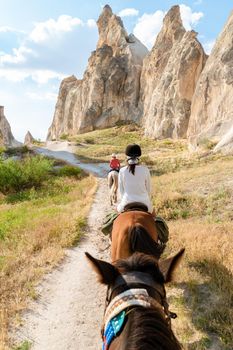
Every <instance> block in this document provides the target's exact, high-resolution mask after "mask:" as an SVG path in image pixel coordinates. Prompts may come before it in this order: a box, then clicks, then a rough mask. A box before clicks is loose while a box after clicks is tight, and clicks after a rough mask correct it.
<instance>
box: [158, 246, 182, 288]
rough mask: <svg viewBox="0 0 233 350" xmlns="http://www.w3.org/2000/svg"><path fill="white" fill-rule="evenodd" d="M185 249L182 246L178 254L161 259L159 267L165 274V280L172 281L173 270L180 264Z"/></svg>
mask: <svg viewBox="0 0 233 350" xmlns="http://www.w3.org/2000/svg"><path fill="white" fill-rule="evenodd" d="M184 251H185V248H182V249H181V250H180V251H179V252H178V253H177V254H176V255H174V256H172V257H171V258H168V259H165V260H161V261H159V269H160V271H161V272H162V274H163V276H164V279H165V282H171V280H172V277H173V272H174V271H175V269H176V268H177V266H178V265H179V263H180V261H181V259H182V257H183V254H184Z"/></svg>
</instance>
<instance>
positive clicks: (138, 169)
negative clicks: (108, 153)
mask: <svg viewBox="0 0 233 350" xmlns="http://www.w3.org/2000/svg"><path fill="white" fill-rule="evenodd" d="M125 154H126V156H127V165H126V166H125V167H123V168H121V169H120V172H119V178H118V180H119V190H120V196H121V201H120V203H119V204H118V206H117V211H118V212H123V211H124V208H125V206H126V205H127V204H130V203H134V202H137V203H142V204H144V205H145V206H147V208H148V211H149V212H150V213H153V206H152V203H151V200H150V192H151V179H150V172H149V169H148V168H147V167H146V166H144V165H140V164H139V157H140V156H141V154H142V152H141V147H140V146H139V145H137V144H132V145H128V146H127V147H126V150H125Z"/></svg>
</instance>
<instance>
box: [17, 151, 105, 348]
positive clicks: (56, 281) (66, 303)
mask: <svg viewBox="0 0 233 350" xmlns="http://www.w3.org/2000/svg"><path fill="white" fill-rule="evenodd" d="M56 152H58V151H57V150H56ZM65 152H66V150H65ZM66 153H67V152H66ZM62 159H64V158H62ZM98 181H99V187H98V190H97V193H96V196H95V199H94V203H93V205H92V208H91V211H90V214H89V218H88V229H87V232H86V235H85V238H84V239H83V240H82V242H81V244H80V245H79V246H78V247H76V248H74V249H70V250H67V255H66V258H65V260H64V262H63V263H62V264H61V265H60V267H59V268H57V269H54V270H53V271H52V273H50V274H48V275H46V277H45V278H44V280H43V281H42V283H41V284H40V285H39V286H38V290H37V291H38V294H39V298H38V300H37V301H35V302H33V303H31V305H30V306H29V309H28V310H27V311H26V312H25V313H24V315H23V316H22V318H23V324H24V326H23V327H21V328H20V329H18V330H17V333H16V335H15V337H14V338H16V339H17V342H18V343H21V342H23V341H25V340H28V341H30V342H31V343H32V349H33V350H53V349H54V350H55V349H56V350H84V349H85V350H92V349H93V350H94V349H95V350H96V349H100V348H101V337H100V328H101V324H102V317H103V312H104V306H103V305H104V300H105V294H106V291H105V287H103V286H100V285H99V284H98V283H97V282H96V276H95V274H94V273H93V272H92V270H91V268H90V266H89V265H88V263H87V260H86V258H85V256H84V252H85V251H88V252H90V253H91V254H93V255H94V256H96V257H98V258H103V259H105V260H109V249H108V248H109V241H108V238H106V237H105V236H104V235H103V234H102V233H101V232H100V231H99V228H100V226H101V223H102V220H103V218H104V216H105V215H106V213H107V212H108V211H109V209H110V208H109V205H110V204H109V201H108V189H107V183H106V179H104V178H99V179H98Z"/></svg>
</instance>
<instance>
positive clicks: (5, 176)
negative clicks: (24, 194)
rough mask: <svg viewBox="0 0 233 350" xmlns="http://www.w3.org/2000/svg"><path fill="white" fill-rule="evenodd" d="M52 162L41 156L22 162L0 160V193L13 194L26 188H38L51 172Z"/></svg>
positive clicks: (27, 158) (28, 158)
mask: <svg viewBox="0 0 233 350" xmlns="http://www.w3.org/2000/svg"><path fill="white" fill-rule="evenodd" d="M52 166H53V162H52V161H51V160H48V159H46V158H44V157H43V156H35V157H26V158H25V159H23V160H21V161H20V160H13V159H9V160H6V161H3V160H0V191H1V192H2V193H3V194H8V193H15V192H19V191H22V190H25V189H28V188H32V187H35V188H38V187H40V186H41V184H42V183H43V181H44V180H46V179H47V178H48V176H49V174H50V172H51V170H52Z"/></svg>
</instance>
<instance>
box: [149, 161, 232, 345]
mask: <svg viewBox="0 0 233 350" xmlns="http://www.w3.org/2000/svg"><path fill="white" fill-rule="evenodd" d="M190 163H191V159H190ZM193 165H194V166H192V164H190V165H189V166H188V167H186V164H183V165H182V166H180V167H178V169H177V171H174V172H168V173H166V174H165V173H164V175H162V176H154V177H153V191H154V192H153V199H154V204H155V207H156V208H157V212H158V214H159V215H162V216H164V217H165V218H167V220H168V221H169V227H170V232H171V236H170V240H169V245H168V249H167V254H169V253H171V252H172V251H176V250H178V249H179V248H180V247H185V248H186V255H185V259H184V263H183V265H182V268H181V270H179V271H181V272H180V273H178V274H177V282H176V284H174V285H172V286H171V287H170V288H169V293H170V304H171V309H172V310H173V311H176V312H177V313H178V315H179V316H178V317H179V318H178V319H177V320H175V321H173V325H174V327H175V330H176V333H177V336H178V338H179V339H180V340H181V341H182V343H183V344H184V347H185V349H189V350H204V349H208V348H211V349H214V350H217V349H224V350H226V349H227V350H232V348H233V334H232V324H233V279H232V277H233V240H232V234H233V222H232V219H233V214H232V210H233V187H232V184H233V180H232V170H233V159H232V157H219V156H213V157H210V158H209V159H207V160H206V159H205V158H203V160H202V159H200V161H199V163H198V162H197V158H196V157H195V158H194V159H193Z"/></svg>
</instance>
